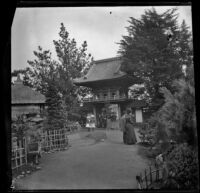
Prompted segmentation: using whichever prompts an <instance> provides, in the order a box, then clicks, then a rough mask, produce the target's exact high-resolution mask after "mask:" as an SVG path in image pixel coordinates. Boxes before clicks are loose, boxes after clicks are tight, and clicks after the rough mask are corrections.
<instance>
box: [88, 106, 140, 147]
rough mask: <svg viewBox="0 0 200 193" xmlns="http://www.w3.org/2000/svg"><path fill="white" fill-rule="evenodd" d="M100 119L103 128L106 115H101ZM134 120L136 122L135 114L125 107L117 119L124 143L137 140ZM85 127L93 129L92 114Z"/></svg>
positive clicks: (131, 142)
mask: <svg viewBox="0 0 200 193" xmlns="http://www.w3.org/2000/svg"><path fill="white" fill-rule="evenodd" d="M103 118H104V119H103ZM102 120H103V122H102V125H103V126H104V127H102V128H105V125H104V124H106V117H105V116H104V117H103V116H102ZM104 122H105V123H104ZM135 122H136V121H135V116H134V114H132V110H131V109H129V108H127V109H126V111H124V114H123V116H122V117H121V118H120V120H119V127H120V129H121V131H123V142H124V144H127V145H131V144H135V143H136V142H137V139H136V134H135V128H134V125H135ZM86 127H87V128H88V130H90V131H94V127H95V119H94V116H90V118H89V117H88V118H87V124H86Z"/></svg>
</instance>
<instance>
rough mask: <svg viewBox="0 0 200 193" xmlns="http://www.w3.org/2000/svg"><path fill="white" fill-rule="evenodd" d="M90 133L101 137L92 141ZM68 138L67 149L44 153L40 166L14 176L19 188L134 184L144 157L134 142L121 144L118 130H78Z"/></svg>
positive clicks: (121, 186)
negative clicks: (16, 176)
mask: <svg viewBox="0 0 200 193" xmlns="http://www.w3.org/2000/svg"><path fill="white" fill-rule="evenodd" d="M88 134H89V135H90V137H86V136H87V135H88ZM105 134H106V138H105ZM91 135H92V136H95V137H96V138H98V136H99V137H100V138H101V136H103V138H105V140H103V141H99V142H95V141H94V139H92V138H91ZM69 141H70V144H71V147H70V148H69V149H68V150H65V151H60V152H55V153H52V154H44V155H43V157H42V158H41V164H40V166H41V167H42V169H41V170H39V171H36V172H35V173H32V174H31V175H29V176H26V177H24V178H22V179H18V181H17V183H18V184H19V187H20V189H32V190H33V189H134V188H137V182H136V179H135V176H136V175H137V174H138V173H140V172H141V171H143V170H144V168H146V167H147V164H148V160H145V159H144V158H142V157H141V156H139V155H138V153H137V151H138V145H137V144H136V145H125V144H123V142H122V132H121V131H119V130H109V131H103V130H98V131H94V132H80V133H76V134H73V135H71V136H69Z"/></svg>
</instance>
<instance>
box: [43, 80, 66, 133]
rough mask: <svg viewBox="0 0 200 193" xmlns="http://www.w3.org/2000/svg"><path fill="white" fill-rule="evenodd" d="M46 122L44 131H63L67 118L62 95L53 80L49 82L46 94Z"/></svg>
mask: <svg viewBox="0 0 200 193" xmlns="http://www.w3.org/2000/svg"><path fill="white" fill-rule="evenodd" d="M46 104H47V121H46V129H47V130H54V129H63V128H65V126H66V121H67V116H66V109H65V105H64V103H63V100H62V94H61V93H60V92H59V90H58V89H57V85H56V83H55V80H50V81H49V84H48V87H47V92H46Z"/></svg>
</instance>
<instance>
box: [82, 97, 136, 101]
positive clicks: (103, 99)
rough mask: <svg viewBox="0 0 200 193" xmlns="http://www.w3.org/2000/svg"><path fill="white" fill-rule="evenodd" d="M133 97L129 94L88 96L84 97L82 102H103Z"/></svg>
mask: <svg viewBox="0 0 200 193" xmlns="http://www.w3.org/2000/svg"><path fill="white" fill-rule="evenodd" d="M132 98H133V97H131V96H129V97H126V96H107V97H99V98H95V97H90V98H84V99H83V102H104V101H117V100H126V99H132Z"/></svg>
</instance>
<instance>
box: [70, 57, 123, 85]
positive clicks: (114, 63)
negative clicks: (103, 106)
mask: <svg viewBox="0 0 200 193" xmlns="http://www.w3.org/2000/svg"><path fill="white" fill-rule="evenodd" d="M120 66H121V59H120V57H115V58H108V59H103V60H97V61H94V64H93V65H92V67H91V68H90V70H89V71H88V73H87V75H86V76H84V77H81V78H78V79H74V83H75V84H76V83H85V82H93V81H99V80H109V79H115V78H120V77H123V76H125V75H126V73H125V72H122V71H120Z"/></svg>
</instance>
